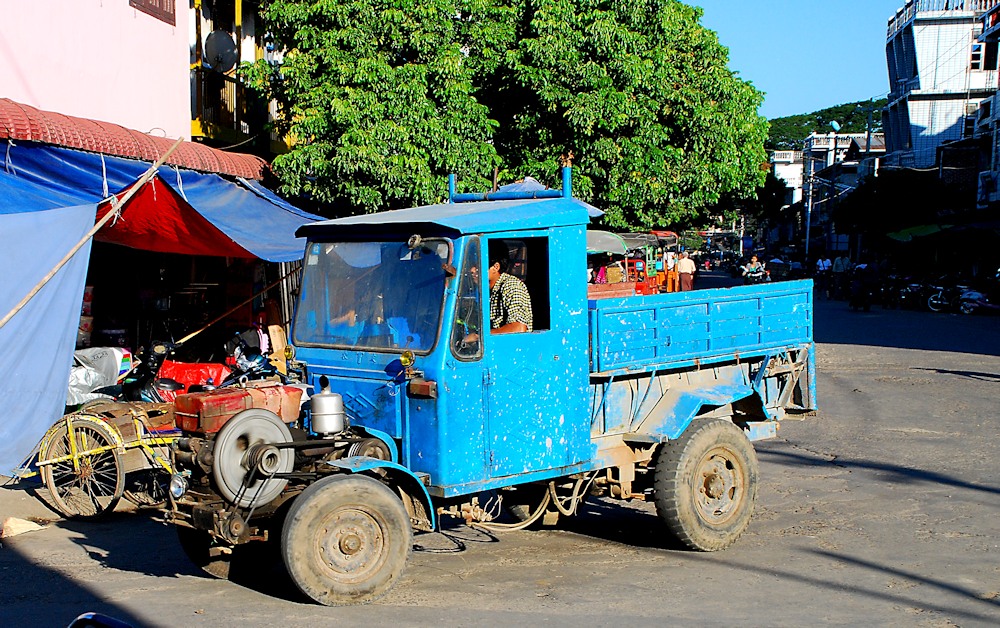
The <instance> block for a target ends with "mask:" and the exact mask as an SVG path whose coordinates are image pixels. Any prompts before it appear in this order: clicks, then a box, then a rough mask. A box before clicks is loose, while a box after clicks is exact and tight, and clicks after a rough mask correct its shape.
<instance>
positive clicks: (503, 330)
mask: <svg viewBox="0 0 1000 628" xmlns="http://www.w3.org/2000/svg"><path fill="white" fill-rule="evenodd" d="M526 331H528V326H527V325H525V324H524V323H522V322H521V321H513V322H511V323H507V324H506V325H501V326H499V327H497V328H496V329H491V330H490V333H491V334H519V333H522V332H526Z"/></svg>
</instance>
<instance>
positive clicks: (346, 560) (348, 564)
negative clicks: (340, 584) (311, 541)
mask: <svg viewBox="0 0 1000 628" xmlns="http://www.w3.org/2000/svg"><path fill="white" fill-rule="evenodd" d="M317 542H318V544H319V547H318V549H319V552H320V555H321V556H322V557H323V562H324V563H325V565H326V568H327V569H329V570H331V571H332V572H334V573H337V574H339V575H338V576H337V578H338V579H341V580H343V579H345V578H346V579H348V580H354V579H359V580H361V579H364V578H365V577H366V574H368V573H371V572H373V571H376V570H377V569H378V566H379V565H380V563H381V562H382V560H383V554H384V550H385V544H386V542H387V540H386V538H385V536H384V535H383V533H382V528H381V526H380V525H379V522H378V521H377V520H376V519H375V518H374V517H372V515H371V514H370V513H368V512H365V511H364V510H363V509H361V508H345V509H343V510H340V511H337V512H336V513H333V515H332V516H331V517H329V518H328V519H327V521H326V525H325V526H324V530H323V534H322V535H321V537H320V538H318V539H317Z"/></svg>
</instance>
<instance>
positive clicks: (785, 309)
mask: <svg viewBox="0 0 1000 628" xmlns="http://www.w3.org/2000/svg"><path fill="white" fill-rule="evenodd" d="M590 332H591V371H592V372H612V371H619V370H626V371H627V370H638V369H642V368H645V367H651V366H656V367H666V368H669V367H670V365H671V364H672V363H677V364H683V363H689V362H690V361H692V360H705V359H709V358H719V357H723V356H726V355H732V354H736V353H750V352H754V351H759V350H761V349H766V348H773V347H779V346H784V345H791V344H799V343H807V342H812V282H811V281H808V280H807V281H789V282H781V283H773V284H761V285H755V286H740V287H737V288H720V289H715V290H694V291H691V292H680V293H673V294H661V295H650V296H634V297H625V298H620V299H601V300H594V301H590Z"/></svg>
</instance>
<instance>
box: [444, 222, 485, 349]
mask: <svg viewBox="0 0 1000 628" xmlns="http://www.w3.org/2000/svg"><path fill="white" fill-rule="evenodd" d="M480 260H481V258H480V253H479V238H477V237H473V238H470V239H469V244H468V245H467V246H466V247H465V256H464V261H463V262H462V272H461V274H460V276H459V282H458V296H457V297H456V299H455V326H454V328H453V329H452V332H451V350H452V352H453V353H454V354H455V357H457V358H459V359H461V360H476V359H478V358H480V357H482V355H483V342H482V339H481V336H480V335H481V334H482V333H483V302H482V295H483V285H482V280H481V277H480Z"/></svg>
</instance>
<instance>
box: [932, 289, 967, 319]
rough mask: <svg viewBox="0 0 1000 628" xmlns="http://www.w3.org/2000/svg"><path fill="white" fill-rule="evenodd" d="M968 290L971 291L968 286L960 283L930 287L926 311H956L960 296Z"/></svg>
mask: <svg viewBox="0 0 1000 628" xmlns="http://www.w3.org/2000/svg"><path fill="white" fill-rule="evenodd" d="M969 290H971V287H970V286H968V285H965V284H961V283H955V284H942V285H935V286H932V287H931V292H930V294H929V295H928V296H927V309H929V310H930V311H932V312H944V311H946V310H957V309H959V305H960V302H961V299H962V295H963V294H965V293H966V292H968V291H969Z"/></svg>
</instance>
